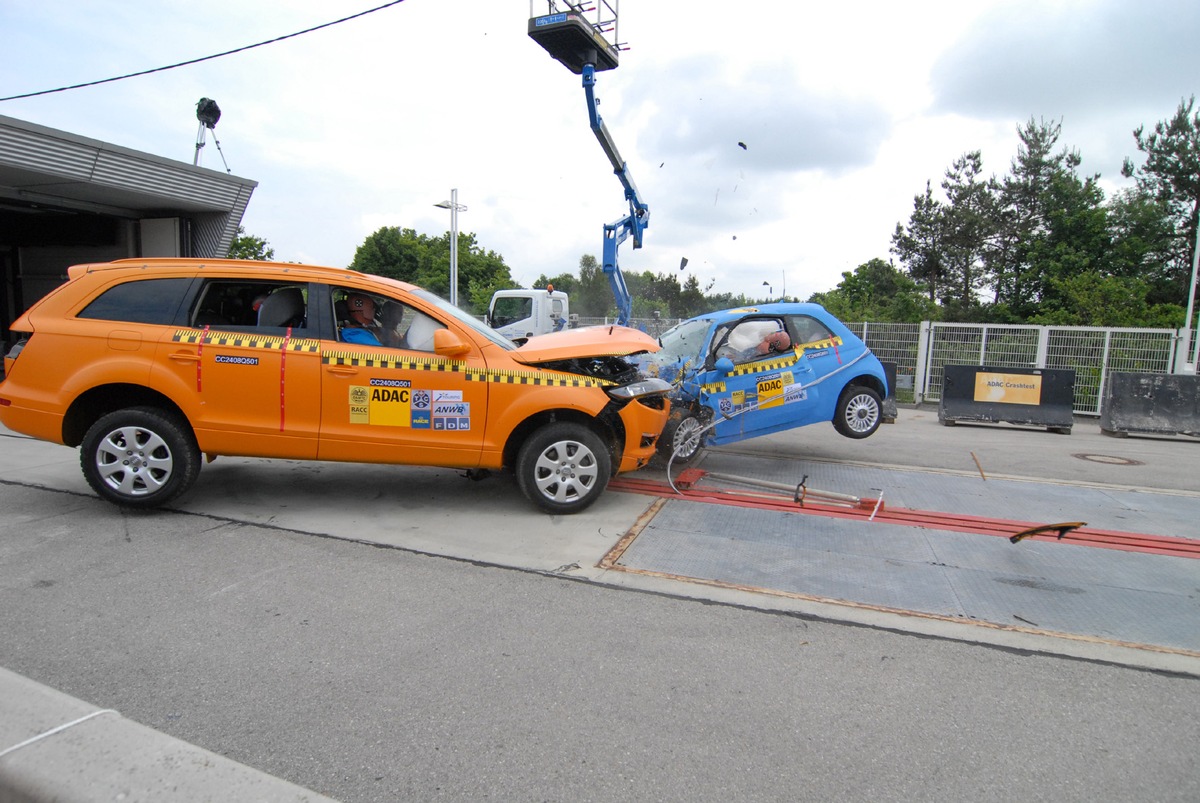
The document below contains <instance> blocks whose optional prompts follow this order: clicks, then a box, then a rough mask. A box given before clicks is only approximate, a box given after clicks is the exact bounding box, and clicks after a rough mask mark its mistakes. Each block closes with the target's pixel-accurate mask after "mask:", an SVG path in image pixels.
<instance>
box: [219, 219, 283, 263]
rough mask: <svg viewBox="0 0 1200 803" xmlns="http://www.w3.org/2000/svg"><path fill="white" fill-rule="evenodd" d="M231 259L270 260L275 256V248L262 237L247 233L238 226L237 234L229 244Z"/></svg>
mask: <svg viewBox="0 0 1200 803" xmlns="http://www.w3.org/2000/svg"><path fill="white" fill-rule="evenodd" d="M227 256H228V257H229V258H230V259H256V260H260V261H266V262H269V261H271V260H273V259H274V258H275V249H274V248H271V247H270V246H269V245H268V244H267V241H266V240H264V239H263V238H262V237H255V236H254V235H253V234H247V233H246V230H245V229H244V228H242V227H241V226H238V227H237V236H235V237H234V238H233V242H232V243H230V245H229V253H228V254H227Z"/></svg>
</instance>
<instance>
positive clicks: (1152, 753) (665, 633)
mask: <svg viewBox="0 0 1200 803" xmlns="http://www.w3.org/2000/svg"><path fill="white" fill-rule="evenodd" d="M54 448H55V447H44V446H41V445H39V446H37V448H36V449H34V448H32V447H31V446H30V445H29V444H26V443H16V442H14V441H13V440H12V439H11V438H10V439H8V440H4V441H3V442H0V450H5V451H7V452H8V454H9V455H14V454H20V455H21V456H22V458H23V459H22V461H21V464H20V465H16V464H14V463H11V462H8V460H7V459H5V460H4V462H5V466H4V470H3V471H2V472H0V610H3V611H4V616H3V617H0V665H2V666H4V667H6V668H8V669H10V670H12V671H14V672H17V673H20V674H23V675H25V676H27V677H29V678H32V679H34V680H36V681H38V682H41V683H44V684H46V685H49V686H52V687H54V688H57V689H59V690H61V691H63V692H66V693H67V694H70V695H74V696H76V697H79V698H81V699H83V700H86V701H88V702H91V703H94V704H96V705H99V706H103V707H108V708H114V709H117V710H118V711H120V712H121V714H122V715H124V716H125V717H127V718H129V719H133V720H135V721H137V722H141V723H143V724H145V725H148V726H150V727H153V728H156V729H158V730H161V731H163V732H164V733H167V734H170V735H172V736H175V737H178V738H180V739H183V740H186V741H188V742H191V743H193V744H196V745H199V746H201V747H204V748H207V749H209V750H212V751H214V752H216V753H220V754H222V755H225V756H228V757H230V758H233V759H235V760H237V761H240V762H243V763H245V764H248V765H250V766H252V767H255V768H258V769H261V770H263V771H265V772H268V773H271V774H274V775H277V776H279V777H281V778H284V779H286V780H289V781H291V782H293V783H296V784H299V785H301V786H304V787H308V788H310V789H313V790H315V791H318V792H321V793H324V794H327V795H330V796H332V797H336V798H340V799H342V800H345V801H376V800H378V801H390V800H406V799H408V800H462V799H482V798H489V799H501V800H533V799H540V800H616V799H642V800H684V799H686V800H730V799H736V800H783V799H787V800H833V799H837V800H872V801H877V800H914V799H917V800H956V801H957V800H964V799H973V800H1012V799H1039V800H1088V801H1096V800H1114V801H1115V800H1122V801H1124V800H1161V801H1167V800H1179V801H1185V800H1186V801H1194V800H1197V799H1200V763H1198V759H1197V756H1198V755H1200V720H1198V719H1197V717H1196V712H1197V711H1200V679H1197V678H1196V677H1194V676H1187V675H1176V674H1171V673H1168V672H1161V671H1150V670H1145V669H1133V668H1127V667H1122V666H1115V665H1110V664H1106V663H1104V662H1100V661H1085V660H1078V659H1071V658H1063V657H1055V656H1052V655H1049V654H1046V653H1038V652H1026V651H1021V650H1017V649H1012V648H1007V647H998V646H988V645H983V644H978V643H972V642H971V641H969V640H967V641H963V640H951V639H942V638H932V637H928V636H920V635H910V634H906V633H903V632H898V631H895V630H891V629H889V628H887V627H867V626H855V625H849V624H839V623H835V622H831V621H826V620H821V619H815V618H810V617H806V616H805V615H802V614H798V613H795V612H791V613H789V612H785V611H772V610H767V609H764V608H758V607H757V606H755V605H753V603H752V602H751V603H746V602H739V603H738V604H723V603H717V602H713V601H705V600H698V599H688V598H683V597H678V596H674V595H672V594H671V593H662V592H661V591H660V592H651V591H646V590H634V589H621V588H614V587H611V586H606V585H603V584H599V583H597V582H595V581H594V580H593V579H591V578H589V577H586V576H584V577H572V576H563V575H561V574H555V573H554V572H552V571H548V570H546V569H544V568H537V567H536V564H537V561H526V563H527V564H528V565H529V567H527V568H519V567H513V566H500V565H496V564H495V563H493V562H491V561H489V560H486V559H485V560H481V559H477V558H472V557H470V555H466V554H464V556H461V557H443V556H435V555H430V554H425V553H422V552H420V551H413V550H412V548H411V547H410V548H405V547H403V546H399V545H397V544H390V543H373V542H370V541H369V540H363V539H360V538H359V534H358V533H357V532H356V530H355V529H354V528H353V527H350V526H346V527H341V528H339V527H325V526H321V527H318V526H316V523H315V522H313V525H314V526H311V527H309V526H304V521H303V519H302V518H301V519H300V521H299V523H296V522H290V523H288V524H287V525H285V526H271V525H270V524H269V523H268V522H269V521H270V520H271V519H272V518H273V516H272V515H271V514H269V513H268V512H264V511H263V510H262V509H261V508H260V507H256V506H251V505H247V506H243V507H239V506H238V505H237V504H228V505H225V506H219V505H216V504H209V505H208V507H210V508H219V509H220V512H219V513H211V512H205V510H204V508H205V504H204V502H205V499H206V498H205V497H204V496H203V493H204V492H203V491H202V490H198V492H197V493H198V494H199V497H198V501H195V500H194V501H193V502H191V503H189V505H188V508H189V509H188V510H187V511H182V512H158V513H150V514H136V515H135V514H129V513H125V512H122V511H120V510H118V509H117V508H115V507H112V506H110V505H108V504H106V503H103V502H100V501H98V500H96V499H95V498H93V497H92V496H91V495H90V494H89V493H87V492H86V491H85V490H81V488H80V486H79V485H78V484H70V485H69V487H67V488H65V489H62V490H60V489H57V488H56V487H55V486H53V485H48V484H47V482H46V481H45V480H46V478H47V477H51V476H58V474H57V472H58V471H59V470H60V467H58V463H59V462H60V461H61V462H63V463H65V464H69V463H70V460H71V459H73V458H71V453H70V452H67V451H66V450H61V447H57V448H58V449H59V450H60V451H61V455H66V456H67V459H66V460H64V459H63V457H62V456H61V455H60V454H59V453H58V452H45V451H43V449H54ZM1191 454H1195V452H1194V451H1193V452H1192V453H1191ZM51 463H54V464H55V465H54V466H51ZM64 470H65V469H64ZM75 470H76V471H77V469H75ZM347 470H348V469H347ZM31 478H34V479H31ZM239 481H240V480H239ZM81 482H82V481H81V480H78V483H81ZM201 482H202V483H203V482H204V478H203V477H202V480H201ZM61 484H62V485H68V483H65V482H64V483H61ZM468 487H471V486H469V485H462V486H456V488H458V490H455V491H454V493H460V494H461V493H463V492H464V491H463V490H462V489H465V488H468ZM278 493H282V494H284V501H285V504H283V505H282V507H287V506H288V505H289V504H290V505H293V506H294V507H296V508H304V507H305V506H306V505H310V504H314V502H313V501H312V500H311V499H309V498H308V497H310V496H311V489H309V488H307V487H304V486H300V487H297V488H296V489H294V490H292V491H290V492H289V491H287V490H286V489H284V490H281V491H278ZM485 493H491V491H485ZM289 494H290V495H289ZM608 496H611V497H614V498H615V497H625V498H626V499H628V498H632V497H629V495H616V494H610V495H608ZM210 501H211V500H210ZM277 501H279V500H278V499H277ZM318 501H320V500H318ZM324 503H325V504H326V505H329V504H331V500H330V499H325V500H324ZM608 504H609V505H620V504H625V503H624V502H619V501H613V502H611V503H608ZM617 509H619V510H622V511H623V510H624V508H623V507H621V508H614V507H612V506H606V503H605V501H603V500H602V503H601V504H600V505H598V506H597V513H596V514H595V515H596V516H598V517H601V518H602V517H603V516H605V515H610V514H612V513H613V511H614V510H617ZM351 513H352V516H358V517H361V516H363V515H365V514H364V513H363V511H362V510H361V509H360V510H357V511H351ZM501 514H503V515H504V516H505V517H506V519H507V523H501V522H500V521H499V520H498V519H499V518H500V517H501ZM514 517H515V519H516V520H515V521H513V520H512V519H514ZM355 520H356V521H357V519H355ZM393 521H394V522H395V525H396V527H397V528H401V527H402V517H400V516H399V514H397V518H395V519H393ZM424 521H425V527H424V528H423V533H422V537H423V538H425V539H429V540H437V539H438V538H439V537H441V538H443V539H444V540H446V541H448V542H454V540H455V539H457V538H465V537H468V536H470V537H471V538H475V539H486V538H487V537H488V535H489V532H490V533H491V534H492V535H493V536H494V535H495V533H496V532H497V531H503V532H505V534H506V537H507V530H509V529H515V530H518V531H519V530H520V529H522V528H523V529H525V530H527V531H529V532H530V533H533V534H536V537H543V536H545V534H546V533H545V531H550V533H551V535H552V534H553V531H554V530H555V528H562V527H563V525H562V524H561V522H559V521H557V520H554V519H550V518H547V517H543V516H540V514H533V513H528V512H523V513H512V512H511V511H507V510H504V509H503V508H501V511H500V513H498V512H497V511H496V510H495V509H483V510H477V509H476V508H474V507H473V506H465V507H464V509H459V510H457V511H455V512H453V513H452V514H451V515H446V516H443V517H442V518H441V519H438V520H436V521H431V520H429V519H425V520H424ZM580 521H582V522H584V523H583V525H581V526H584V527H586V528H588V529H592V530H594V528H595V521H594V520H590V519H581V520H580ZM614 529H619V528H614ZM467 530H469V531H471V532H470V533H464V532H463V531H467ZM593 535H595V533H594V532H593ZM531 537H533V536H531ZM381 540H383V539H381ZM534 540H536V538H534ZM557 559H558V556H557V555H549V556H547V557H546V559H545V560H546V562H547V563H553V562H554V561H555V560H557Z"/></svg>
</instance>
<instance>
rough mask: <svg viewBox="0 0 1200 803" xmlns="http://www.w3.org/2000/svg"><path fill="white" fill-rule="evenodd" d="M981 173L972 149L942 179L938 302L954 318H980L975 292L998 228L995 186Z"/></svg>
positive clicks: (980, 160)
mask: <svg viewBox="0 0 1200 803" xmlns="http://www.w3.org/2000/svg"><path fill="white" fill-rule="evenodd" d="M982 175H983V156H982V155H981V154H980V152H979V151H971V152H970V153H965V154H963V155H962V156H960V157H959V158H958V159H956V160H955V161H954V163H953V164H952V165H951V166H950V168H949V169H948V170H947V171H946V175H945V178H944V179H943V180H942V189H943V190H944V191H945V193H946V207H945V214H944V216H943V224H942V264H943V265H944V269H945V277H946V282H945V287H944V290H945V294H944V295H943V296H942V299H941V301H942V305H943V306H944V307H946V308H947V309H948V311H950V314H951V316H952V319H959V320H972V319H976V318H978V317H980V316H979V308H980V306H981V302H980V298H979V292H980V291H981V290H983V289H984V288H985V287H986V286H987V282H988V275H987V270H986V267H985V264H986V257H987V254H988V250H989V247H990V246H991V245H992V237H993V235H994V233H995V230H996V219H997V217H996V197H995V189H996V185H995V182H994V181H991V180H988V179H984V178H983V177H982Z"/></svg>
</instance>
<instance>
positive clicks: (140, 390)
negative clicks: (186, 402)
mask: <svg viewBox="0 0 1200 803" xmlns="http://www.w3.org/2000/svg"><path fill="white" fill-rule="evenodd" d="M126 407H154V408H157V409H160V410H162V411H163V412H166V413H169V414H171V415H173V416H175V417H177V418H178V419H179V420H180V422H181V423H182V424H184V425H185V426H187V427H188V429H189V430H190V429H191V424H190V422H188V420H187V416H186V415H184V413H183V410H182V409H180V407H179V405H177V404H176V403H175V402H174V401H172V400H171V398H170V397H168V396H166V395H165V394H163V393H160V392H159V391H157V390H154V389H153V388H148V387H146V386H145V385H135V384H130V383H122V382H115V383H112V384H107V385H98V386H97V387H94V388H91V389H89V390H86V391H84V392H83V393H81V394H79V395H78V396H76V397H75V400H74V401H72V402H71V405H70V406H69V407H68V408H67V412H66V415H64V416H63V423H62V437H63V443H65V444H66V445H67V446H72V447H74V446H79V445H80V444H81V443H83V436H84V435H85V434H86V433H87V431H88V429H89V428H91V426H92V424H94V423H96V421H98V420H100V418H102V417H103V416H105V415H108V414H109V413H111V412H114V411H116V410H121V409H124V408H126Z"/></svg>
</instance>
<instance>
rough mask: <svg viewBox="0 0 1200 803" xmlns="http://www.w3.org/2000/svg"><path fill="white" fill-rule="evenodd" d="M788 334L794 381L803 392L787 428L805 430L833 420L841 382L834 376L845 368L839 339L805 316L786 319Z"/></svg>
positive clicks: (814, 319) (818, 322)
mask: <svg viewBox="0 0 1200 803" xmlns="http://www.w3.org/2000/svg"><path fill="white" fill-rule="evenodd" d="M786 322H787V326H788V331H789V332H790V334H791V336H792V344H793V346H794V347H795V350H796V355H797V364H796V377H797V379H798V381H799V382H800V384H802V385H803V387H804V390H803V392H802V393H801V392H800V391H797V392H798V393H801V395H802V396H803V398H798V399H796V400H795V401H797V402H801V403H798V404H797V405H796V407H795V408H794V409H793V410H792V411H791V412H792V416H791V426H794V427H798V426H805V425H807V424H815V423H817V422H818V421H829V420H831V419H832V418H833V409H834V406H835V405H836V404H837V400H838V396H839V395H840V394H841V392H842V386H843V385H844V384H845V381H844V380H843V379H842V378H841V377H840V376H838V374H839V369H840V368H841V367H842V366H843V365H844V364H845V362H844V361H843V353H842V351H843V350H842V346H843V344H842V339H841V338H840V337H838V336H837V335H835V334H834V333H833V332H831V331H830V330H829V328H828V327H827V326H825V324H823V323H822V322H821V321H819V320H817V319H816V318H813V317H811V316H808V315H791V316H788V317H787V321H786Z"/></svg>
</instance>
